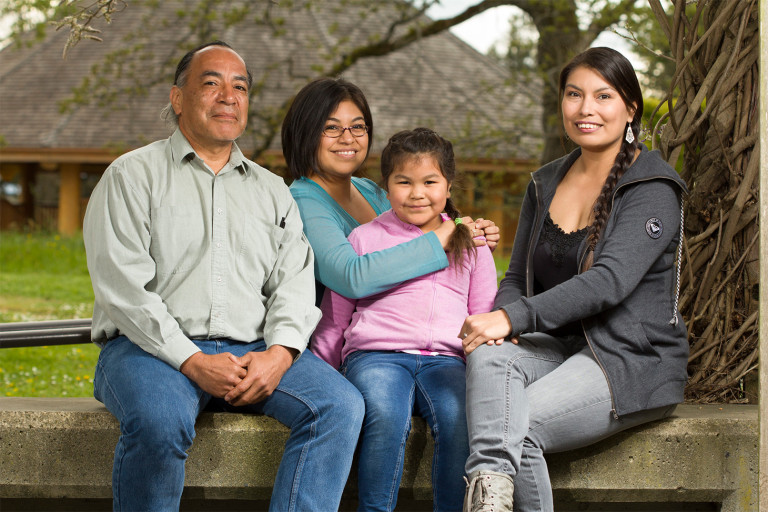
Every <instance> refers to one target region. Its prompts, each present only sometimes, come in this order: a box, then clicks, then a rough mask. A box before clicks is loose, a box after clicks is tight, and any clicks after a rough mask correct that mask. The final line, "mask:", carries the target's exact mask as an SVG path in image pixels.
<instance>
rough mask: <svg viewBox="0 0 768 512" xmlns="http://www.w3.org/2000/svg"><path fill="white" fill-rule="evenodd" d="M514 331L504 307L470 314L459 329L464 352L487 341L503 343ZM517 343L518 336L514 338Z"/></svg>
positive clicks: (496, 343) (468, 351) (467, 352)
mask: <svg viewBox="0 0 768 512" xmlns="http://www.w3.org/2000/svg"><path fill="white" fill-rule="evenodd" d="M511 332H512V324H511V323H510V322H509V317H508V316H507V314H506V313H505V312H504V310H503V309H499V310H497V311H491V312H490V313H481V314H479V315H470V316H468V317H467V319H466V320H464V325H462V326H461V330H460V331H459V339H461V340H462V341H461V343H462V345H463V347H464V354H467V355H468V354H469V353H471V352H472V351H473V350H475V349H476V348H477V347H479V346H480V345H482V344H483V343H486V344H488V345H501V344H502V343H503V342H504V338H505V337H506V336H508V335H509V333H511ZM512 343H517V338H514V339H513V340H512Z"/></svg>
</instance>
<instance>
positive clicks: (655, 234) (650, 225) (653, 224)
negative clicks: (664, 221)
mask: <svg viewBox="0 0 768 512" xmlns="http://www.w3.org/2000/svg"><path fill="white" fill-rule="evenodd" d="M663 231H664V228H663V227H662V226H661V221H660V220H659V219H657V218H656V217H651V218H650V219H648V221H647V222H646V223H645V232H646V233H648V236H649V237H651V238H653V239H654V240H656V239H657V238H659V237H660V236H661V233H662V232H663Z"/></svg>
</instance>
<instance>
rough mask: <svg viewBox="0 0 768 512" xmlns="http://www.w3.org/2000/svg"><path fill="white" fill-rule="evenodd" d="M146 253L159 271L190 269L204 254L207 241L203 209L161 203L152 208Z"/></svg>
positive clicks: (184, 270) (183, 270)
mask: <svg viewBox="0 0 768 512" xmlns="http://www.w3.org/2000/svg"><path fill="white" fill-rule="evenodd" d="M151 215H152V226H151V228H150V234H151V242H150V246H149V253H150V254H151V255H152V259H154V260H155V265H156V268H157V273H158V275H169V274H181V273H186V272H189V271H190V270H192V269H193V268H194V267H195V266H196V265H198V264H199V263H200V261H201V259H202V258H204V257H205V247H206V245H207V243H208V241H207V240H208V237H207V236H206V223H205V221H204V220H203V218H202V211H201V210H200V209H199V208H198V209H195V208H191V207H189V206H160V207H157V208H153V209H152V211H151Z"/></svg>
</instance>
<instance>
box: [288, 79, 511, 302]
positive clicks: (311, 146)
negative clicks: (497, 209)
mask: <svg viewBox="0 0 768 512" xmlns="http://www.w3.org/2000/svg"><path fill="white" fill-rule="evenodd" d="M372 142H373V119H372V117H371V110H370V108H369V107H368V102H367V100H366V99H365V96H364V95H363V92H362V91H361V90H360V88H359V87H357V86H356V85H354V84H352V83H350V82H347V81H346V80H343V79H333V78H319V79H317V80H314V81H312V82H310V83H309V84H307V85H306V86H304V88H303V89H301V91H299V93H298V94H297V95H296V98H294V100H293V103H292V104H291V107H290V109H289V110H288V113H287V114H286V117H285V120H284V121H283V126H282V145H283V155H284V156H285V161H286V164H287V165H288V169H289V172H290V174H291V177H292V178H293V180H294V181H293V184H292V185H291V193H292V194H293V197H294V199H295V200H296V203H297V204H298V205H299V210H300V212H301V220H302V222H303V223H304V233H305V235H306V236H307V239H308V240H309V243H310V245H311V246H312V250H313V252H314V253H315V279H316V280H317V281H318V283H317V304H320V301H321V299H322V297H323V292H324V289H325V287H326V286H327V287H329V288H331V289H332V290H333V291H335V292H337V293H339V294H340V295H343V296H344V297H348V298H350V299H359V298H362V297H367V296H369V295H373V294H374V293H378V292H382V291H385V290H388V289H390V288H392V287H393V286H395V285H396V284H398V283H401V282H403V281H407V280H409V279H413V278H415V277H419V276H422V275H425V274H428V273H430V272H434V271H437V270H441V269H443V268H446V267H447V266H448V258H447V256H446V254H445V247H446V246H447V245H448V241H449V239H450V237H451V234H452V233H453V231H454V229H455V224H454V223H453V222H444V223H443V225H441V226H440V227H439V228H437V229H436V230H435V231H433V232H430V233H427V234H425V235H423V236H420V237H418V238H416V239H414V240H411V241H409V242H405V243H403V244H400V245H397V246H395V247H392V248H390V249H386V250H382V251H377V252H373V253H369V254H365V255H358V254H357V253H356V252H355V250H354V249H353V248H352V245H350V243H349V242H348V241H347V236H348V235H349V233H350V232H351V231H352V230H353V229H354V228H356V227H358V226H359V225H361V224H365V223H367V222H370V221H372V220H373V219H374V218H376V217H377V216H378V215H380V214H382V213H384V212H385V211H387V210H389V209H390V204H389V201H388V200H387V198H386V193H385V192H384V191H383V190H382V189H381V188H380V187H378V186H377V185H376V184H375V183H373V182H372V181H371V180H369V179H366V178H359V177H355V176H353V174H354V173H355V172H356V171H357V170H358V169H359V168H360V167H361V166H362V165H363V162H365V159H366V158H367V157H368V152H369V151H370V148H371V145H372ZM472 227H474V228H475V233H474V234H476V235H480V234H485V236H486V238H487V241H488V245H489V247H491V248H492V249H493V248H494V247H495V246H496V243H497V242H498V240H499V235H498V232H499V230H498V227H496V226H495V225H493V223H492V222H490V221H487V220H478V222H477V223H476V225H475V226H472ZM481 230H484V233H481Z"/></svg>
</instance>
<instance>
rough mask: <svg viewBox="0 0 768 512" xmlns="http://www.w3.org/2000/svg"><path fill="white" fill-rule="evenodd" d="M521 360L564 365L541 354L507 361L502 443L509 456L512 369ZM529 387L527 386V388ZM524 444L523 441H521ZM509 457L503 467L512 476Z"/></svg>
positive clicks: (502, 450)
mask: <svg viewBox="0 0 768 512" xmlns="http://www.w3.org/2000/svg"><path fill="white" fill-rule="evenodd" d="M521 359H538V360H541V361H550V362H558V361H559V362H560V363H561V364H562V362H563V361H562V360H560V358H558V357H543V356H542V355H541V354H515V355H514V356H513V357H510V358H509V359H507V362H506V372H505V373H504V425H503V427H504V432H503V437H502V442H501V453H503V454H505V455H506V454H509V453H510V451H509V417H510V408H511V406H512V404H511V401H512V400H511V393H510V382H511V381H512V368H513V367H514V366H515V365H516V364H517V362H518V361H519V360H521ZM526 387H527V386H526ZM521 443H522V440H521ZM509 459H510V458H509V456H505V457H504V458H503V460H504V464H503V466H502V468H503V470H504V473H507V474H511V472H512V468H510V467H509V463H510V460H509Z"/></svg>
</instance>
